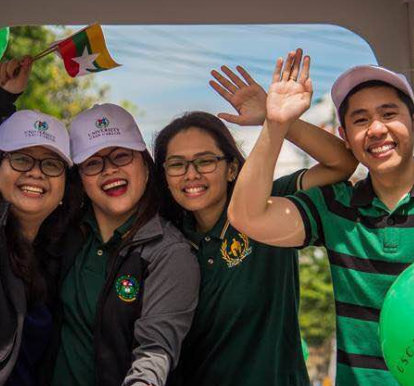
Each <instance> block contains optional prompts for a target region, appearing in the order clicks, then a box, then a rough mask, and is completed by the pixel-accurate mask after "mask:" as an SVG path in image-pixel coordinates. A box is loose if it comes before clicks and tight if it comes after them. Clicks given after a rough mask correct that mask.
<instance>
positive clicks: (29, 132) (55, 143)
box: [0, 110, 73, 166]
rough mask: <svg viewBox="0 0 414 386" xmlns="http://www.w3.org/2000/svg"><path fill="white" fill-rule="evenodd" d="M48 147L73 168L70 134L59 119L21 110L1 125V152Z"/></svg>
mask: <svg viewBox="0 0 414 386" xmlns="http://www.w3.org/2000/svg"><path fill="white" fill-rule="evenodd" d="M32 146H43V147H46V148H48V149H50V150H52V151H54V152H55V153H57V154H58V155H60V156H61V157H62V158H63V160H65V161H66V162H67V163H68V164H69V166H72V165H73V163H72V160H71V158H70V145H69V134H68V131H67V130H66V127H65V125H64V124H63V123H62V122H60V121H59V120H58V119H56V118H54V117H52V116H50V115H47V114H44V113H41V112H39V111H34V110H20V111H17V112H16V113H14V114H13V115H11V116H10V117H9V118H8V119H6V120H5V121H4V122H3V123H2V124H1V125H0V150H3V151H15V150H20V149H25V148H28V147H32Z"/></svg>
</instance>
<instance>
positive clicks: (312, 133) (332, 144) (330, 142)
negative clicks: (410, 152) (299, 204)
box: [209, 66, 357, 189]
mask: <svg viewBox="0 0 414 386" xmlns="http://www.w3.org/2000/svg"><path fill="white" fill-rule="evenodd" d="M236 68H237V71H238V72H239V74H240V76H239V75H237V74H236V73H235V72H233V71H231V70H230V69H229V68H228V67H226V66H222V67H221V71H222V72H223V74H221V73H220V72H218V71H216V70H213V71H212V72H211V75H212V76H213V77H214V79H215V80H211V81H210V82H209V83H210V86H211V87H212V88H213V89H214V90H215V91H216V92H217V93H218V94H219V95H220V96H221V97H222V98H223V99H225V100H226V101H227V102H229V103H230V104H231V105H232V106H233V107H234V109H235V110H236V111H237V113H238V114H237V115H236V114H229V113H220V114H218V116H219V117H220V118H222V119H224V120H226V121H227V122H231V123H236V124H238V125H241V126H246V125H262V124H263V122H264V120H265V117H266V97H267V94H266V92H265V90H264V89H263V88H262V87H261V86H260V85H259V84H258V83H257V82H256V81H255V80H254V79H253V78H252V77H251V75H250V74H249V73H248V72H247V71H246V70H245V69H244V68H243V67H241V66H237V67H236ZM286 139H287V140H289V141H290V142H292V143H293V144H295V145H296V146H298V147H299V148H300V149H302V150H303V151H305V152H306V153H307V154H309V155H310V156H311V157H313V158H314V159H316V160H317V161H318V164H316V165H315V166H313V167H312V168H310V169H309V170H307V171H306V172H305V173H304V175H303V178H302V179H301V182H302V184H301V188H303V189H308V188H311V187H313V186H322V185H326V184H330V183H334V182H338V181H342V180H346V179H348V178H349V177H350V176H351V175H352V173H353V172H354V171H355V168H356V166H357V161H356V160H355V158H354V156H353V155H352V153H351V152H350V151H349V150H347V149H346V147H345V144H344V142H343V141H342V140H341V139H340V138H338V137H337V136H334V135H332V134H330V133H328V132H327V131H325V130H323V129H321V128H319V127H317V126H315V125H312V124H310V123H308V122H305V121H302V120H300V119H297V120H296V121H295V122H293V123H292V125H291V127H290V129H289V131H288V132H287V134H286Z"/></svg>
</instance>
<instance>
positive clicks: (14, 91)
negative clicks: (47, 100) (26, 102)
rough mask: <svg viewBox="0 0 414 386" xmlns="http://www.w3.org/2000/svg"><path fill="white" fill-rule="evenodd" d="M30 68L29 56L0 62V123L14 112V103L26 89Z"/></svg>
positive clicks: (30, 60)
mask: <svg viewBox="0 0 414 386" xmlns="http://www.w3.org/2000/svg"><path fill="white" fill-rule="evenodd" d="M31 68H32V59H31V57H29V56H25V57H23V58H22V59H21V60H18V59H11V60H9V61H4V62H0V122H1V121H3V120H4V119H6V118H7V117H9V116H10V115H12V114H13V113H14V112H15V111H16V108H15V106H14V102H15V101H16V100H17V98H18V97H19V96H20V94H21V93H22V92H23V91H24V90H25V89H26V86H27V82H28V79H29V75H30V72H31Z"/></svg>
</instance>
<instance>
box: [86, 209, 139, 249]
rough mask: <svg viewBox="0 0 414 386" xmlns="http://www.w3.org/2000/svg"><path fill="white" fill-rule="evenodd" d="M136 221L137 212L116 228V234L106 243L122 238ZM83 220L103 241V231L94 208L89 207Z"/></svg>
mask: <svg viewBox="0 0 414 386" xmlns="http://www.w3.org/2000/svg"><path fill="white" fill-rule="evenodd" d="M134 221H135V214H134V215H132V216H131V217H129V219H128V220H127V221H126V222H124V223H123V224H122V225H121V226H119V227H118V228H116V229H115V231H114V234H113V235H112V237H111V238H110V239H109V240H108V241H107V243H106V244H108V243H111V242H113V241H115V240H121V239H122V238H123V237H124V236H125V235H126V234H127V232H128V231H129V229H130V228H131V226H132V225H133V223H134ZM82 222H83V223H84V224H86V225H87V226H89V228H90V230H91V232H92V233H93V234H94V235H95V237H96V238H97V239H98V240H100V241H101V242H102V238H101V233H100V231H99V227H98V223H97V221H96V218H95V215H94V213H93V210H92V209H89V210H88V211H87V212H86V213H85V215H84V217H83V219H82Z"/></svg>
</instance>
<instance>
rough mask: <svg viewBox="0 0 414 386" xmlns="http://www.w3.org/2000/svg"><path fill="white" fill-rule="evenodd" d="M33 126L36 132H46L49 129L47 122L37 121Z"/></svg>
mask: <svg viewBox="0 0 414 386" xmlns="http://www.w3.org/2000/svg"><path fill="white" fill-rule="evenodd" d="M33 126H34V128H35V129H36V130H39V131H46V130H47V129H48V128H49V125H48V124H47V122H46V121H36V122H35V123H34V125H33Z"/></svg>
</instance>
